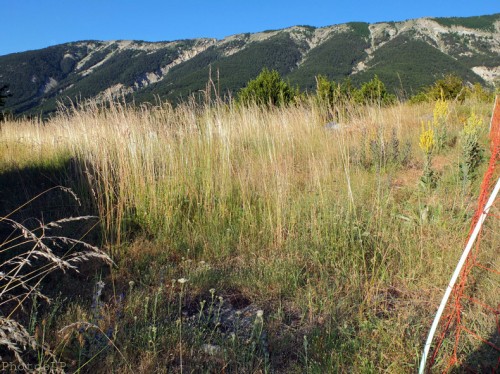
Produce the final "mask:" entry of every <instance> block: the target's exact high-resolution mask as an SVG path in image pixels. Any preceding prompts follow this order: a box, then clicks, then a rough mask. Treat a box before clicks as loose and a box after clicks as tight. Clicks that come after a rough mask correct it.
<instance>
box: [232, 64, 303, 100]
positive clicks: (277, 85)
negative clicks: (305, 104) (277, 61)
mask: <svg viewBox="0 0 500 374" xmlns="http://www.w3.org/2000/svg"><path fill="white" fill-rule="evenodd" d="M298 95H299V92H298V89H294V88H292V87H291V86H290V85H289V84H288V83H287V82H285V81H284V80H283V79H281V76H280V75H279V73H278V72H277V71H276V70H271V71H270V70H268V69H267V68H264V69H263V70H262V72H261V73H260V74H259V75H258V76H257V78H255V79H253V80H251V81H250V82H248V84H247V86H246V87H244V88H242V89H241V90H240V91H239V93H238V103H240V104H243V105H248V104H251V103H255V104H257V105H265V106H282V105H288V104H290V103H292V102H293V101H294V100H295V98H296V97H298Z"/></svg>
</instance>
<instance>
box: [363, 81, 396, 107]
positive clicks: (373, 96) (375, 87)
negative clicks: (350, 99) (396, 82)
mask: <svg viewBox="0 0 500 374" xmlns="http://www.w3.org/2000/svg"><path fill="white" fill-rule="evenodd" d="M354 99H355V101H356V102H358V103H360V104H379V105H390V104H392V103H394V102H395V101H396V96H395V95H392V94H390V93H389V92H387V89H386V87H385V84H384V83H383V82H382V81H381V80H380V79H379V77H378V76H377V75H375V76H374V77H373V79H371V80H370V81H368V82H366V83H364V84H363V85H362V86H361V88H360V89H359V90H357V91H356V92H355V93H354Z"/></svg>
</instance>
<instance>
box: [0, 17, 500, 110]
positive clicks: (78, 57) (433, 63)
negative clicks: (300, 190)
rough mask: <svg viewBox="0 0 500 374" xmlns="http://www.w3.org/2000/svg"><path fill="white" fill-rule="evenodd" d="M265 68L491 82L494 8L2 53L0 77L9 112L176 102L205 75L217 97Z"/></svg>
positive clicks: (497, 54)
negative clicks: (122, 101) (117, 100)
mask: <svg viewBox="0 0 500 374" xmlns="http://www.w3.org/2000/svg"><path fill="white" fill-rule="evenodd" d="M263 67H268V68H270V69H275V70H277V71H278V72H279V73H280V74H281V75H282V76H284V77H285V79H288V80H289V81H290V82H291V83H292V84H294V85H297V86H299V87H300V88H301V89H303V90H313V89H314V85H315V76H316V75H318V74H322V75H325V76H327V77H328V78H329V79H333V80H342V79H345V78H347V77H350V78H351V79H352V80H353V82H354V83H356V84H359V83H360V82H363V81H366V80H368V79H370V78H371V77H373V75H375V74H377V75H378V76H379V77H380V78H381V79H382V81H384V82H385V83H386V84H387V85H388V87H389V88H390V89H392V90H393V91H396V90H400V91H401V90H403V91H406V92H407V93H415V92H416V91H418V89H419V88H421V87H422V86H424V85H428V84H430V83H431V82H432V81H434V80H435V79H436V78H439V76H440V75H441V76H442V75H443V74H447V73H455V74H457V75H459V76H460V77H461V78H462V79H464V80H465V81H467V82H471V83H475V82H479V83H482V84H490V85H492V84H493V83H494V82H495V81H496V80H497V79H498V78H499V77H500V13H497V14H493V15H486V16H477V17H465V18H457V17H448V18H431V17H426V18H418V19H411V20H406V21H401V22H378V23H373V24H368V23H364V22H349V23H345V24H339V25H331V26H325V27H314V26H291V27H288V28H285V29H279V30H267V31H262V32H257V33H240V34H234V35H230V36H227V37H225V38H223V39H215V38H198V39H185V40H176V41H164V42H145V41H133V40H110V41H95V40H88V41H77V42H70V43H64V44H59V45H55V46H51V47H47V48H44V49H40V50H34V51H27V52H19V53H14V54H9V55H5V56H0V83H1V84H8V85H9V87H10V91H11V94H12V96H11V97H10V98H9V99H8V101H7V103H6V108H7V109H9V110H10V111H12V112H13V113H15V114H23V113H36V112H44V113H49V112H51V111H54V110H55V109H56V107H57V102H58V101H61V100H64V99H65V98H71V99H75V98H79V99H87V98H95V99H97V100H103V99H104V98H105V97H107V96H111V97H117V96H125V97H127V98H129V99H132V98H133V99H134V100H136V101H137V102H145V101H150V102H152V101H154V100H155V98H157V97H160V98H161V99H168V100H171V101H176V100H179V99H180V98H186V97H188V96H189V95H191V94H193V93H197V92H199V91H200V90H202V89H204V87H205V85H206V82H207V81H208V79H209V75H208V74H209V71H212V72H213V73H216V74H217V76H218V81H217V85H218V87H220V90H221V94H226V93H232V94H235V93H236V92H237V90H238V89H240V88H241V87H243V86H244V85H245V83H246V82H248V80H249V79H252V78H254V77H255V76H256V75H257V74H258V73H259V71H260V70H261V69H262V68H263Z"/></svg>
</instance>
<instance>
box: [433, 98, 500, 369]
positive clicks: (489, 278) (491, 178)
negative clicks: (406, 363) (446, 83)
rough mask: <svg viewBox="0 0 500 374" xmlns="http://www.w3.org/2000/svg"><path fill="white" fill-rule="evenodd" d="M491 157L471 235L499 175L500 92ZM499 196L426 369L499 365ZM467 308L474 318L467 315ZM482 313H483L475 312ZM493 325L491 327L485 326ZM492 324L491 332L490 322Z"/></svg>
mask: <svg viewBox="0 0 500 374" xmlns="http://www.w3.org/2000/svg"><path fill="white" fill-rule="evenodd" d="M490 144H491V157H490V161H489V165H488V169H487V171H486V173H485V174H484V177H483V182H482V184H481V190H480V195H479V199H478V206H477V209H476V212H475V214H474V217H473V219H472V222H471V229H470V231H469V235H468V237H470V236H471V234H472V231H473V229H474V227H475V226H476V223H477V222H478V220H479V218H480V216H481V215H482V214H483V212H484V210H485V205H486V203H487V201H488V199H489V197H490V195H491V192H492V190H493V187H494V185H495V184H496V182H497V180H498V178H500V96H497V97H496V100H495V106H494V109H493V115H492V118H491V124H490ZM498 200H499V198H497V199H496V200H495V201H494V203H493V206H492V208H491V209H490V211H489V213H488V216H487V217H486V219H485V221H484V224H483V227H482V229H481V232H480V233H479V236H478V238H477V240H476V243H475V245H474V247H473V249H472V251H471V252H470V254H469V256H468V258H467V260H466V262H465V265H464V267H463V268H462V272H461V274H460V278H459V279H458V281H457V283H456V284H455V287H454V288H453V292H452V299H450V302H449V305H448V309H447V314H446V315H445V317H444V319H443V321H442V327H441V330H440V331H441V332H440V335H439V337H438V339H437V342H436V345H435V348H434V350H433V353H432V355H431V356H430V357H431V359H430V360H429V362H428V366H427V369H428V371H431V369H432V368H433V367H439V368H440V369H441V370H444V372H448V371H450V370H454V369H456V368H457V366H459V367H460V368H461V369H460V371H462V370H464V371H468V372H472V373H474V372H481V373H483V372H491V373H496V372H498V371H499V369H500V264H499V262H500V230H499V229H500V224H499V223H500V220H499V217H500V202H499V201H498ZM469 312H473V313H474V316H475V318H474V319H473V320H472V319H469V318H468V315H469ZM477 316H479V317H477ZM487 326H489V328H490V331H487ZM492 326H494V328H493V331H491V327H492Z"/></svg>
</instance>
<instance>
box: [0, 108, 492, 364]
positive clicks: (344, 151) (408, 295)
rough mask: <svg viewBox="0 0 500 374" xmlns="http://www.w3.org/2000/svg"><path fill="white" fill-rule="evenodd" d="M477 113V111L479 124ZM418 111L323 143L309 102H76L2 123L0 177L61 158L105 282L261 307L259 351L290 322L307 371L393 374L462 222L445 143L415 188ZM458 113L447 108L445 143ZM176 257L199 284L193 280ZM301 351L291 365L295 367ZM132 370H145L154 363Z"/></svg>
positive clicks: (421, 112) (392, 111)
mask: <svg viewBox="0 0 500 374" xmlns="http://www.w3.org/2000/svg"><path fill="white" fill-rule="evenodd" d="M485 108H486V107H485V106H480V105H478V106H476V108H475V110H476V113H482V115H483V116H485V115H487V109H485ZM432 111H433V107H432V105H430V104H421V105H406V104H398V105H395V106H391V107H387V108H379V107H362V108H359V107H347V108H346V109H345V110H344V111H343V113H344V114H343V117H342V118H339V119H338V121H339V123H340V129H337V130H333V129H328V128H325V126H324V125H325V123H326V122H327V119H328V118H329V114H328V111H327V110H325V109H324V108H319V107H318V106H316V105H314V104H309V103H304V104H300V105H298V106H293V107H288V108H274V109H270V110H269V109H262V108H258V107H249V108H248V107H238V108H236V107H232V106H228V105H225V104H218V105H214V106H212V107H206V108H205V107H199V106H197V105H195V104H192V103H191V104H190V103H188V104H184V105H180V106H179V107H177V108H173V107H171V106H170V105H168V104H164V105H161V106H158V107H140V108H135V107H128V106H125V105H122V104H119V103H111V104H109V107H108V108H102V107H99V106H97V105H96V104H94V103H88V104H86V106H84V107H81V108H79V109H78V110H68V111H67V112H66V113H61V114H59V115H58V116H56V117H54V118H52V119H51V120H49V121H48V122H46V123H43V124H42V123H38V122H36V121H17V122H10V123H9V122H7V123H5V124H2V127H1V133H0V142H1V143H2V144H5V146H2V150H1V151H0V154H1V157H2V159H1V160H2V161H1V162H0V170H10V169H12V168H22V167H25V166H33V165H38V164H40V163H51V162H52V163H53V162H56V161H57V160H64V159H68V158H69V159H72V168H73V170H71V176H72V178H73V182H74V183H75V185H77V186H79V188H80V189H81V190H82V191H87V196H86V198H87V200H88V201H89V205H90V206H94V207H95V209H96V211H97V213H98V215H99V217H100V219H101V222H102V226H103V233H104V236H103V239H104V241H105V244H106V245H107V247H108V248H109V249H110V250H111V251H112V253H113V255H114V258H115V259H116V261H117V262H118V263H119V264H120V263H121V264H124V265H125V268H124V270H123V272H122V273H121V275H120V272H121V270H120V269H119V268H118V270H117V271H116V272H117V274H116V278H117V279H123V282H124V283H126V282H127V280H126V279H124V278H126V277H134V276H135V277H139V278H140V275H138V274H139V273H137V272H138V271H139V269H141V270H140V271H142V272H145V273H146V274H148V279H149V280H148V282H154V281H156V282H159V280H158V279H156V278H155V277H156V276H157V274H160V273H162V272H163V271H166V272H167V274H168V276H171V277H177V278H179V277H184V276H186V277H187V276H188V275H189V274H192V276H191V278H192V279H191V280H190V282H191V283H192V286H191V287H192V288H191V290H192V291H191V292H192V295H190V296H189V297H191V298H192V299H193V300H194V299H196V298H197V297H202V296H203V295H204V294H206V292H207V290H208V289H210V288H212V287H217V288H218V292H221V293H222V294H224V293H227V294H230V295H232V296H234V295H235V294H238V295H239V296H238V297H242V298H245V299H248V300H250V302H253V303H257V304H259V305H263V306H264V307H265V309H266V313H267V314H266V315H268V314H270V317H269V318H270V319H272V321H273V323H270V324H269V326H270V328H273V327H272V326H274V329H276V330H272V331H269V332H268V333H269V334H270V335H271V340H272V339H273V338H272V336H273V334H276V336H280V335H279V330H280V329H283V326H284V325H285V324H286V323H288V322H287V321H288V320H290V319H292V317H293V316H295V317H296V318H297V323H298V324H300V325H301V326H302V327H300V328H297V330H296V333H297V334H302V333H306V334H308V336H309V339H310V340H309V342H310V343H309V344H310V345H309V346H308V347H309V348H308V349H310V351H309V352H306V353H307V365H308V367H309V369H310V370H313V371H314V370H316V369H320V368H322V369H324V370H333V371H356V372H362V371H381V370H386V371H389V372H395V373H396V372H406V371H410V370H414V368H415V364H416V362H417V361H418V356H419V350H420V345H421V342H422V341H423V336H424V334H425V332H426V327H427V325H428V323H429V318H430V317H431V314H432V312H433V311H434V307H435V305H436V304H437V299H438V298H439V296H440V294H441V291H440V290H442V289H443V287H444V285H445V284H446V282H447V277H448V274H449V273H450V271H451V269H452V267H453V266H454V263H455V260H456V259H457V258H458V256H459V252H460V249H461V246H462V244H463V240H464V237H465V235H466V231H467V228H468V221H467V220H466V219H463V217H464V216H466V215H467V214H469V213H470V211H471V209H472V208H473V201H472V200H471V198H469V203H466V202H464V201H466V200H467V196H474V194H473V190H470V191H467V196H464V194H463V193H464V190H463V188H462V184H461V181H460V180H459V178H458V166H457V164H458V159H459V150H458V148H457V147H455V145H454V144H452V143H453V142H451V143H450V144H451V145H450V146H449V147H448V148H447V149H446V150H444V151H443V154H441V155H438V156H437V157H435V159H434V160H435V163H436V164H435V165H434V166H435V168H436V171H437V172H438V174H439V182H438V187H437V188H436V189H435V190H433V191H424V190H422V189H421V188H420V187H419V185H418V182H419V179H420V176H421V172H422V165H423V157H422V155H421V154H420V152H419V149H418V141H419V134H420V130H421V121H422V120H426V119H428V118H431V119H432ZM469 111H470V108H469V107H468V106H466V105H464V106H461V105H458V104H454V105H452V106H451V107H450V115H449V117H448V122H447V125H448V127H449V129H448V130H449V134H450V137H453V136H458V133H459V131H460V129H461V126H462V125H461V124H460V122H459V118H461V117H463V116H464V115H467V113H468V112H469ZM455 143H456V142H455ZM405 152H406V154H405ZM405 157H406V158H405ZM472 188H474V186H473V187H472ZM141 243H147V244H144V245H143V244H141ZM128 253H130V259H127V255H128ZM132 258H133V260H132ZM186 259H188V260H190V261H194V262H197V261H205V262H207V263H208V264H209V265H210V269H211V270H210V271H207V273H206V274H205V273H204V275H200V274H199V273H197V272H196V271H194V270H190V269H191V268H190V267H189V266H187V265H186V264H185V261H186ZM174 265H175V266H174ZM164 267H167V268H168V270H164ZM160 269H163V270H160ZM134 274H135V275H134ZM193 274H194V275H193ZM144 276H145V275H144ZM151 279H152V280H151ZM133 280H134V281H135V282H141V280H140V279H136V278H133ZM129 307H131V308H132V305H129ZM295 317H293V318H295ZM174 330H175V329H174ZM292 335H293V334H292ZM300 339H301V338H300ZM300 339H299V341H301V340H300ZM275 340H276V341H279V342H280V343H279V344H285V343H283V342H282V341H280V340H279V339H278V338H275ZM292 340H293V339H292ZM343 340H346V342H345V344H344V343H342V341H343ZM272 341H273V340H272ZM117 344H119V343H117ZM165 344H166V343H165ZM276 344H278V343H276ZM289 344H290V345H291V347H292V348H290V347H288V348H287V349H292V350H297V349H298V350H303V347H302V346H301V344H302V343H293V344H299V345H298V346H296V345H295V346H294V345H293V344H292V343H289ZM285 345H286V344H285ZM280 347H281V346H280ZM276 349H278V348H276ZM280 349H281V348H280ZM283 349H285V348H283ZM166 350H167V351H168V349H167V348H166ZM172 352H176V350H175V349H173V351H172ZM301 352H302V351H301ZM143 353H144V352H143ZM306 353H300V354H298V355H297V356H296V357H295V359H294V362H295V363H296V365H298V366H297V367H302V366H300V365H303V364H304V357H303V356H304V355H305V354H306ZM129 354H130V355H132V353H129ZM140 356H141V357H142V358H140V359H139V358H137V357H136V360H138V362H140V363H138V365H139V366H144V367H146V366H147V367H154V365H157V364H158V363H159V362H165V361H162V360H167V359H165V358H162V356H161V354H159V353H156V355H152V354H151V352H147V354H145V353H144V354H143V355H140ZM138 357H139V356H138ZM145 357H147V359H145ZM276 360H277V359H276V358H275V361H276ZM129 361H130V362H133V361H134V359H132V358H130V360H129ZM167 361H168V360H167ZM278 361H279V360H278ZM169 362H170V361H169ZM273 362H274V361H273ZM110 365H111V364H110ZM170 365H173V366H174V367H175V365H176V364H175V363H173V362H170ZM228 365H229V364H228ZM259 365H260V364H259ZM270 365H271V367H272V365H273V363H272V362H271V363H270ZM302 368H303V367H302ZM254 369H255V370H261V369H262V366H258V365H257V367H256V368H254ZM289 369H290V367H289ZM280 370H285V369H283V368H282V369H280ZM278 371H279V370H278ZM285 371H286V370H285Z"/></svg>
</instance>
